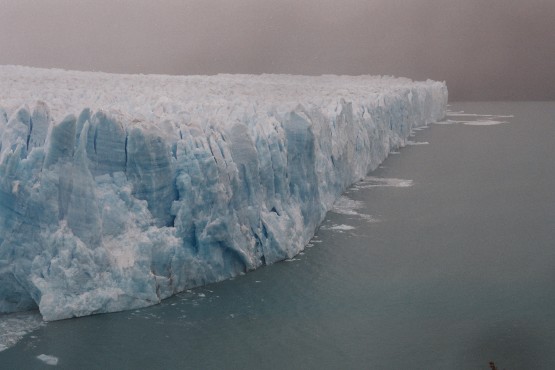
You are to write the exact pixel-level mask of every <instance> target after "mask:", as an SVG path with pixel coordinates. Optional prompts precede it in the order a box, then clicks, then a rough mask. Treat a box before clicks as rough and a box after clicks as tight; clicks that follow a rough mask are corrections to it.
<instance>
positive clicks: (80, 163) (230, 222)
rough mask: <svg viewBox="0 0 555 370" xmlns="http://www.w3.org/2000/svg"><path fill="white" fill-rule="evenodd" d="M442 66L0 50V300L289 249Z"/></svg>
mask: <svg viewBox="0 0 555 370" xmlns="http://www.w3.org/2000/svg"><path fill="white" fill-rule="evenodd" d="M446 106H447V87H446V85H445V83H443V82H436V81H430V80H428V81H424V82H415V81H412V80H409V79H404V78H393V77H379V76H378V77H373V76H356V77H355V76H331V75H325V76H318V77H316V76H290V75H216V76H165V75H117V74H108V73H100V72H76V71H64V70H54V69H52V70H48V69H38V68H29V67H19V66H0V151H1V153H0V313H9V312H16V311H23V310H29V309H36V308H38V309H39V310H40V312H41V314H42V316H43V318H44V320H47V321H50V320H58V319H65V318H70V317H77V316H84V315H91V314H95V313H103V312H114V311H120V310H126V309H132V308H138V307H145V306H149V305H153V304H156V303H158V302H160V300H162V299H164V298H167V297H169V296H171V295H173V294H176V293H178V292H181V291H184V290H186V289H188V288H191V287H195V286H200V285H203V284H207V283H211V282H216V281H221V280H224V279H227V278H230V277H233V276H236V275H238V274H240V273H244V272H247V271H250V270H253V269H256V268H257V267H260V266H262V265H267V264H271V263H274V262H277V261H280V260H283V259H287V258H292V257H293V256H295V255H296V254H298V253H299V252H300V251H302V250H303V248H304V247H305V245H306V244H307V243H308V242H309V240H310V238H311V237H312V236H313V234H314V231H315V230H316V228H317V227H318V226H319V224H320V223H321V222H322V220H323V219H324V216H325V214H326V212H327V211H328V210H330V209H331V207H332V206H333V203H334V201H335V200H336V199H337V198H338V197H339V196H340V195H341V193H342V192H343V191H344V190H345V189H346V188H347V187H348V186H350V185H351V184H353V183H354V182H356V181H358V180H360V179H362V178H364V177H365V176H366V174H367V173H368V172H370V171H372V170H374V169H375V168H377V166H378V165H379V164H380V163H381V162H382V161H383V160H384V159H385V158H386V157H387V156H388V154H389V153H390V151H393V150H395V149H397V148H399V147H401V146H404V145H406V143H407V141H408V138H409V135H410V133H411V130H412V129H413V128H416V127H419V126H423V125H426V124H428V123H431V122H434V121H437V120H439V119H441V118H443V117H444V115H445V110H446Z"/></svg>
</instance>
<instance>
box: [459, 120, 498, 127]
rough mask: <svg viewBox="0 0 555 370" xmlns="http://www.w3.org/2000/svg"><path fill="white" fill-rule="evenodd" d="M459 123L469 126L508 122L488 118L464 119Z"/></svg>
mask: <svg viewBox="0 0 555 370" xmlns="http://www.w3.org/2000/svg"><path fill="white" fill-rule="evenodd" d="M461 123H463V124H465V125H469V126H493V125H500V124H502V123H508V122H507V121H496V120H491V119H489V120H477V121H465V122H461Z"/></svg>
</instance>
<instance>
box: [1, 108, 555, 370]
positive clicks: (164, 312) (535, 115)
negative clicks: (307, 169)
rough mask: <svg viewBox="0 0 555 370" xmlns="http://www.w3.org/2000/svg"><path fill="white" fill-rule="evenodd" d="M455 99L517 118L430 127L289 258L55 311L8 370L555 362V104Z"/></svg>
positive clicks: (7, 357)
mask: <svg viewBox="0 0 555 370" xmlns="http://www.w3.org/2000/svg"><path fill="white" fill-rule="evenodd" d="M450 109H451V110H452V111H461V110H464V111H465V112H469V113H478V114H497V115H509V116H510V115H512V116H514V117H508V118H503V121H506V122H507V123H502V124H498V125H491V126H469V125H465V124H462V123H454V124H448V125H432V127H430V128H428V129H426V130H422V131H419V132H418V133H417V134H416V136H415V137H414V138H412V140H414V141H418V142H428V143H429V144H428V145H413V146H408V147H406V148H403V149H402V150H401V153H400V154H396V155H392V156H390V158H388V160H386V162H384V165H383V167H382V168H380V169H378V170H377V171H375V172H373V173H372V174H371V176H373V177H376V178H386V179H391V178H394V179H403V180H412V182H410V181H408V182H401V183H399V182H389V184H390V185H391V184H394V185H395V184H396V185H397V186H370V185H376V184H378V182H376V180H372V179H369V180H367V181H366V182H363V183H361V184H358V186H355V187H353V188H351V189H350V190H349V191H348V192H347V193H346V194H345V197H346V198H344V200H345V201H346V202H347V203H348V202H349V200H350V201H351V203H352V204H351V208H349V204H347V206H346V207H344V208H345V209H343V210H341V209H337V212H340V213H337V212H330V213H329V214H328V216H327V218H326V220H325V221H324V223H323V224H322V226H321V228H320V229H319V231H318V232H317V234H316V236H315V238H314V240H313V243H311V245H309V247H308V248H307V249H306V250H305V252H304V254H302V255H299V256H297V257H296V258H295V259H293V260H291V261H285V262H281V263H278V264H275V265H272V266H268V267H265V268H262V269H259V270H257V271H254V272H251V273H248V274H246V275H244V276H240V277H237V278H235V279H234V280H230V281H225V282H222V283H218V284H213V285H209V286H206V287H203V288H199V289H194V290H192V291H188V292H185V293H183V294H180V295H178V296H176V297H173V298H171V299H168V300H166V301H164V302H163V303H162V304H160V305H158V306H155V307H150V308H147V309H141V310H136V311H130V312H122V313H116V314H107V315H98V316H92V317H85V318H80V319H72V320H65V321H60V322H53V323H48V324H47V325H45V326H43V327H40V328H39V329H37V330H36V331H34V332H33V333H31V334H27V335H26V336H25V337H24V339H23V340H21V341H20V342H19V343H17V344H16V345H15V346H13V347H11V348H8V349H6V350H4V351H3V352H0V368H1V369H35V368H37V369H39V368H53V366H50V365H47V364H46V363H45V362H42V361H41V360H39V359H37V356H39V355H41V354H46V355H50V356H55V357H56V358H58V363H57V365H56V368H59V369H183V368H188V369H189V368H190V369H222V368H256V369H280V368H281V369H284V368H287V369H289V368H296V369H362V368H366V369H489V366H488V363H489V361H495V363H496V365H497V366H498V368H499V369H507V370H515V369H554V368H555V351H554V350H555V268H554V267H555V248H554V246H555V242H554V239H555V238H554V233H555V171H554V170H555V164H554V163H555V146H554V145H553V140H554V139H555V103H553V102H551V103H458V104H453V105H452V106H451V107H450ZM455 118H456V117H450V119H453V120H455ZM474 118H475V117H474ZM474 118H473V117H464V119H474ZM399 184H405V185H406V186H400V185H399ZM411 185H412V186H411ZM352 201H359V202H360V203H355V202H352ZM353 204H354V206H353ZM356 206H359V208H358V209H357V207H356ZM349 210H351V211H352V212H349ZM345 213H351V214H345ZM357 213H358V214H357ZM361 214H362V216H361ZM365 215H366V216H365Z"/></svg>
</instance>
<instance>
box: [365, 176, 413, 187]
mask: <svg viewBox="0 0 555 370" xmlns="http://www.w3.org/2000/svg"><path fill="white" fill-rule="evenodd" d="M413 184H414V183H413V181H412V180H405V179H396V178H383V177H374V176H367V177H366V178H364V180H362V181H360V182H358V183H356V184H355V185H354V188H355V189H370V188H380V187H393V188H408V187H411V186H412V185H413Z"/></svg>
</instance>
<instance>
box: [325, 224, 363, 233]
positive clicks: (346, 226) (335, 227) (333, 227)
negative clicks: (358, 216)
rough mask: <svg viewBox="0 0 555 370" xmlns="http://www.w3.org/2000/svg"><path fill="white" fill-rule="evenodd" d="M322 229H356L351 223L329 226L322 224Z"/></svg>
mask: <svg viewBox="0 0 555 370" xmlns="http://www.w3.org/2000/svg"><path fill="white" fill-rule="evenodd" d="M322 228H323V229H324V230H334V231H349V230H354V229H356V228H355V227H354V226H351V225H344V224H342V225H331V226H323V227H322Z"/></svg>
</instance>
